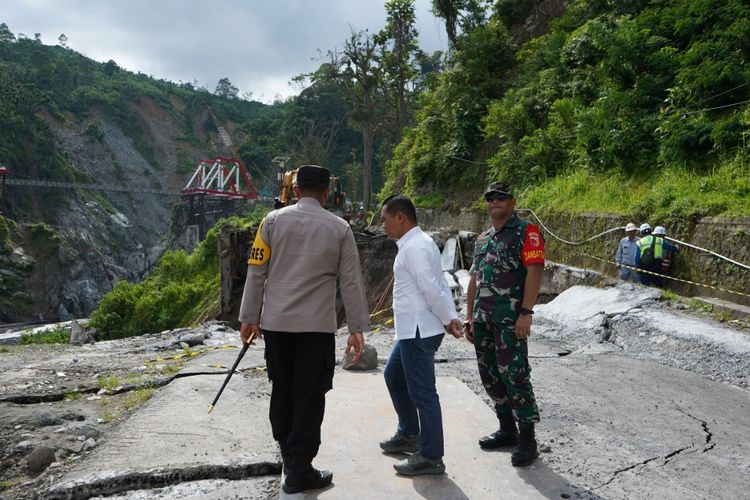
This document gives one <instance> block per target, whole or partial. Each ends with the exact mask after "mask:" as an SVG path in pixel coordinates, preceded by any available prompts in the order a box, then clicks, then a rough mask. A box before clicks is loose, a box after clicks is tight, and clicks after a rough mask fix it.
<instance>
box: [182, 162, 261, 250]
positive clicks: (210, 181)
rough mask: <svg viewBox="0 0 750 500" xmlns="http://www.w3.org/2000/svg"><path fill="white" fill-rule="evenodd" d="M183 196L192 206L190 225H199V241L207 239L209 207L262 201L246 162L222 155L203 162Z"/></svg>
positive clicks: (199, 164) (218, 207)
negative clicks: (233, 201)
mask: <svg viewBox="0 0 750 500" xmlns="http://www.w3.org/2000/svg"><path fill="white" fill-rule="evenodd" d="M181 193H182V196H183V198H186V199H187V200H188V203H189V210H190V215H189V220H188V224H190V225H196V224H197V226H198V233H199V236H198V238H199V240H203V238H204V237H205V236H206V214H207V211H208V208H213V209H214V210H215V211H218V210H217V209H219V210H220V209H221V206H225V205H226V204H227V201H231V200H257V199H258V193H257V191H256V190H255V187H254V186H253V183H252V182H251V181H250V176H249V175H248V173H247V169H246V168H245V165H244V164H243V163H242V161H241V160H238V159H234V158H226V157H222V156H217V157H216V158H214V159H211V160H201V161H200V162H199V163H198V167H197V168H196V169H195V172H193V176H192V177H191V178H190V180H189V181H188V183H187V184H186V185H185V187H184V188H183V189H182V191H181Z"/></svg>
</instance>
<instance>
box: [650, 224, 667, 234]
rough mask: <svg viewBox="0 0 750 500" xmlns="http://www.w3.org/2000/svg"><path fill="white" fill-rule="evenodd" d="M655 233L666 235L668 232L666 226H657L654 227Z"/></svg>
mask: <svg viewBox="0 0 750 500" xmlns="http://www.w3.org/2000/svg"><path fill="white" fill-rule="evenodd" d="M653 234H661V235H666V234H667V228H665V227H664V226H656V227H655V228H654V233H653Z"/></svg>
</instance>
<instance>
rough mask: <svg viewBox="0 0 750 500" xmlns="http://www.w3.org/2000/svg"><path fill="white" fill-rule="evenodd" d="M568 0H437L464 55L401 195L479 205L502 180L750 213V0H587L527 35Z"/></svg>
mask: <svg viewBox="0 0 750 500" xmlns="http://www.w3.org/2000/svg"><path fill="white" fill-rule="evenodd" d="M560 3H561V2H550V1H546V2H545V1H536V0H518V1H515V0H501V1H498V2H492V4H493V5H494V7H491V8H490V7H487V8H483V7H481V6H480V7H477V4H485V2H462V1H455V2H452V1H448V2H437V1H436V2H434V4H435V5H440V6H442V11H443V12H444V13H445V15H444V18H445V19H448V21H447V24H449V25H450V24H451V22H452V25H453V27H454V29H455V31H456V32H457V34H456V36H455V43H454V51H453V53H452V55H451V57H450V60H449V62H448V66H449V69H448V70H447V71H446V72H445V73H444V74H442V75H441V77H440V79H439V83H438V84H437V86H436V87H435V88H434V90H431V91H429V92H427V93H426V94H425V95H423V96H422V100H421V103H422V104H421V107H420V109H419V110H418V111H417V122H418V124H417V125H416V126H415V127H414V128H413V129H411V130H409V131H408V132H407V133H406V134H405V137H404V139H403V141H402V142H401V144H400V145H399V146H398V148H397V149H396V151H395V154H394V157H393V159H392V160H391V161H390V163H389V165H388V174H387V175H388V185H387V191H389V192H390V191H397V190H407V191H408V192H411V193H412V194H415V195H417V197H418V198H420V199H422V200H423V202H425V203H428V204H432V205H435V206H439V205H444V204H453V205H462V206H465V205H468V204H471V203H473V202H475V201H477V200H478V199H479V196H478V195H479V193H480V192H481V189H482V186H483V185H484V183H485V181H487V180H489V179H498V178H499V179H506V180H508V181H510V182H512V183H513V184H515V185H516V186H517V192H519V193H520V192H523V191H524V190H526V191H525V194H524V196H522V197H521V202H522V203H523V204H524V205H526V206H530V207H532V208H536V209H542V210H548V211H549V210H554V211H572V212H580V211H606V212H615V213H624V214H632V215H634V216H641V217H643V219H642V220H646V218H647V217H651V216H653V217H654V219H652V220H656V219H659V218H664V217H691V218H692V217H697V216H700V215H708V214H716V215H718V214H725V215H729V214H735V215H747V214H750V167H748V162H749V160H750V156H749V155H748V139H749V137H748V135H749V133H750V104H749V103H748V101H750V65H749V64H748V60H749V56H750V36H748V33H750V4H748V3H747V2H745V1H742V0H662V1H647V0H628V1H611V0H587V1H581V0H576V1H571V2H568V5H567V7H566V9H565V12H564V15H562V16H561V17H560V18H558V19H556V20H555V21H554V22H552V24H551V27H550V29H549V31H548V32H547V33H546V34H544V35H542V36H539V37H536V38H532V39H530V40H526V39H523V38H521V37H519V33H524V30H523V29H522V28H523V27H524V26H528V25H529V22H528V20H529V19H530V18H531V17H532V16H533V15H534V13H538V12H539V11H541V10H544V9H547V10H551V8H552V7H554V6H555V5H557V6H559V5H560ZM563 3H564V2H563ZM467 6H469V7H472V8H473V9H474V11H472V9H471V8H468V7H467ZM477 9H479V10H480V11H481V15H477V13H476V10H477ZM472 12H473V15H470V14H472ZM451 20H452V21H451ZM467 186H468V187H470V189H469V190H468V195H467ZM527 188H528V189H527ZM662 220H663V219H662Z"/></svg>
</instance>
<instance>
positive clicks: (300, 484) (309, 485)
mask: <svg viewBox="0 0 750 500" xmlns="http://www.w3.org/2000/svg"><path fill="white" fill-rule="evenodd" d="M331 481H333V472H331V471H329V470H318V469H313V470H311V471H310V472H306V473H304V474H300V475H291V476H287V477H286V480H285V481H284V485H283V486H282V487H281V489H283V490H284V491H285V492H286V493H290V494H292V493H299V492H301V491H307V490H317V489H320V488H325V487H326V486H328V485H329V484H331Z"/></svg>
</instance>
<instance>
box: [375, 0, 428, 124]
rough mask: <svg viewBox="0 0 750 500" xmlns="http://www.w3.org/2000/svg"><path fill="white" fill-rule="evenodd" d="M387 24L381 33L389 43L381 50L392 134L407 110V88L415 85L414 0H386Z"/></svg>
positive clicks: (415, 39)
mask: <svg viewBox="0 0 750 500" xmlns="http://www.w3.org/2000/svg"><path fill="white" fill-rule="evenodd" d="M385 10H386V14H387V18H386V25H385V28H383V31H382V32H381V33H380V35H379V36H380V37H381V39H382V43H383V44H387V45H390V48H386V49H385V50H384V51H383V71H384V76H385V78H384V83H385V85H386V87H387V88H386V90H387V91H389V93H392V94H393V103H394V106H393V108H394V109H395V111H396V117H395V123H394V125H395V127H394V132H395V136H396V137H398V136H400V135H401V131H402V130H403V128H404V126H405V125H406V121H407V114H408V112H409V109H408V108H409V107H410V106H409V104H408V102H407V101H408V95H407V94H408V93H409V87H410V86H411V87H412V88H413V87H414V85H413V84H414V79H415V77H416V74H417V71H416V69H415V59H416V54H417V53H418V51H419V47H418V44H417V37H418V35H419V33H418V32H417V29H416V28H415V27H414V23H415V22H416V16H415V14H414V0H388V1H387V2H386V3H385Z"/></svg>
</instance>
